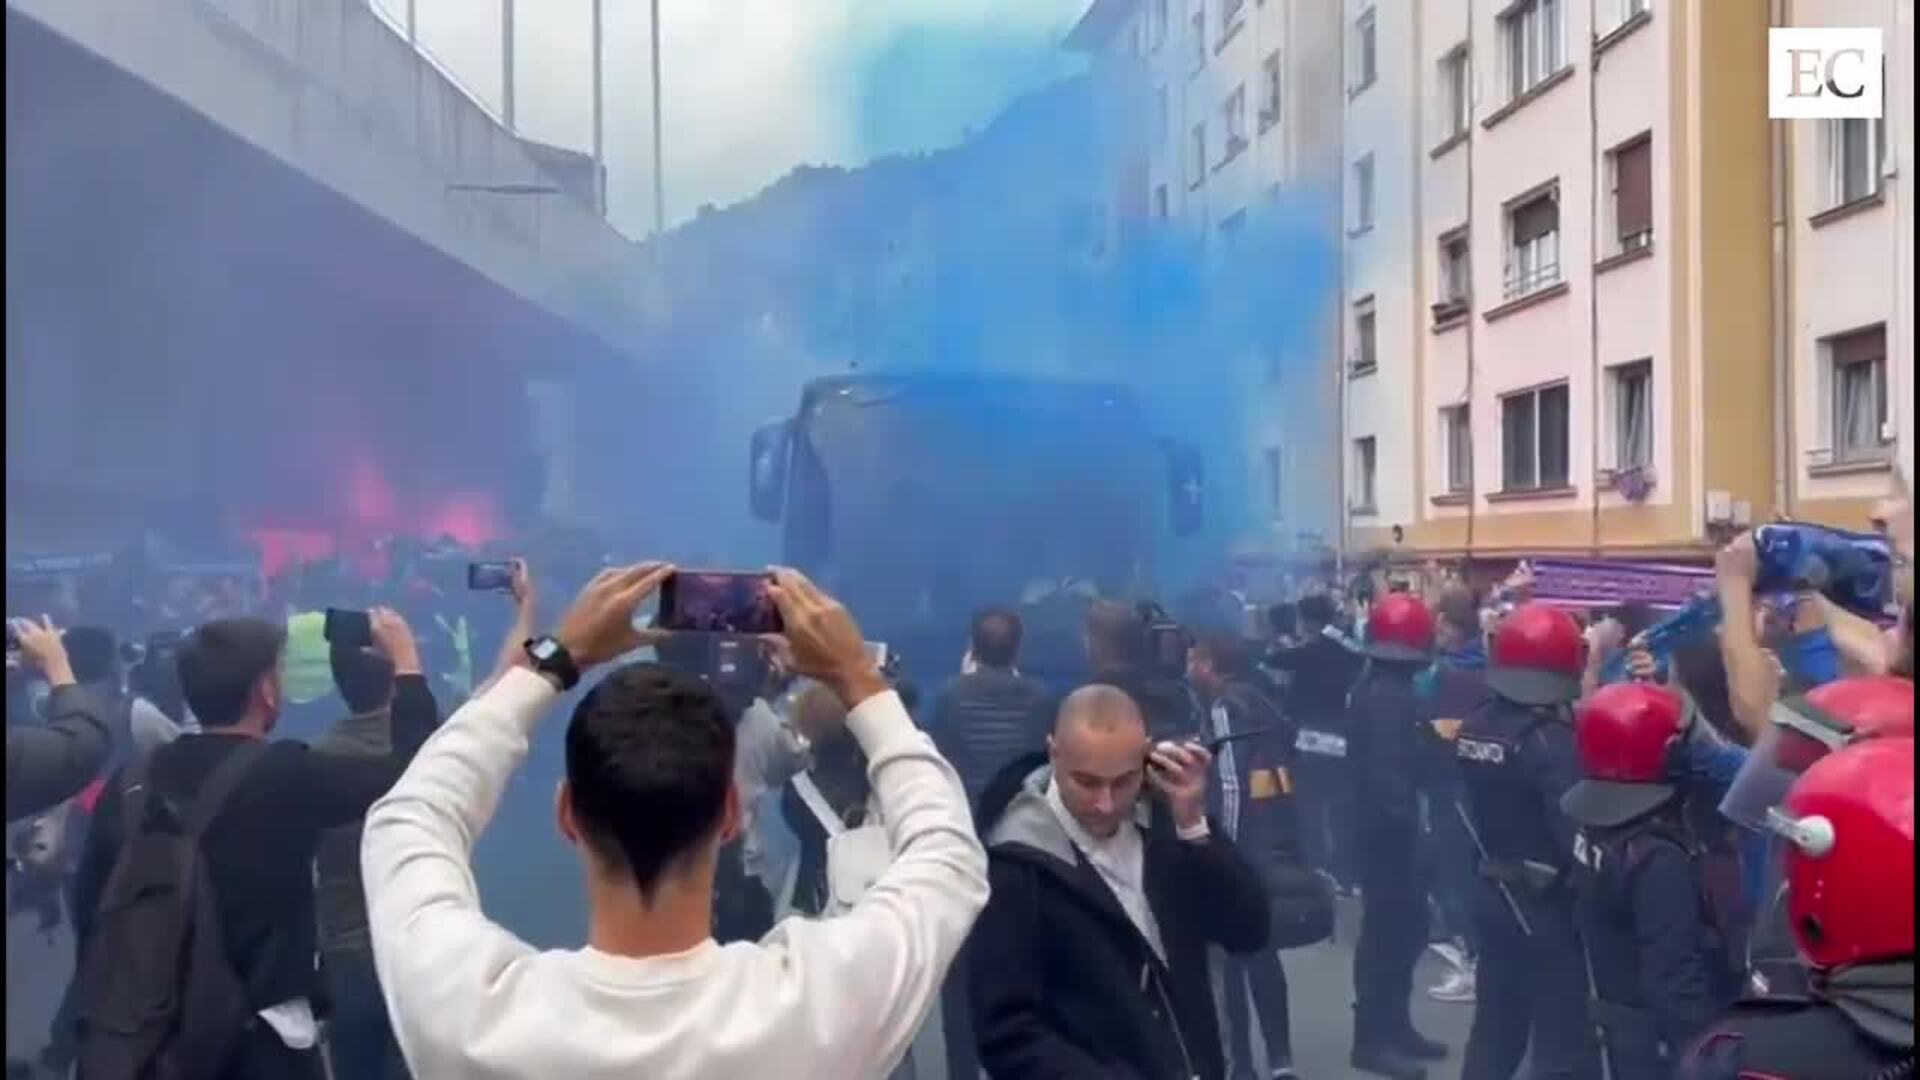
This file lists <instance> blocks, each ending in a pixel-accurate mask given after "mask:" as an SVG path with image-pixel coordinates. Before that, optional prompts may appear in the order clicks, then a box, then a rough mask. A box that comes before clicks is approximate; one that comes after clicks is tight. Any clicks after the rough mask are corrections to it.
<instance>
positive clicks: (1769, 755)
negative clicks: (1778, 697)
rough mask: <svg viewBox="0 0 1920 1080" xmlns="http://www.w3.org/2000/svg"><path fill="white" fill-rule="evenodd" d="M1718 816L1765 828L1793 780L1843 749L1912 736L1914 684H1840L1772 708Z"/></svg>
mask: <svg viewBox="0 0 1920 1080" xmlns="http://www.w3.org/2000/svg"><path fill="white" fill-rule="evenodd" d="M1770 717H1771V719H1772V721H1773V722H1772V723H1770V724H1768V725H1767V727H1766V729H1765V730H1764V731H1762V732H1761V733H1760V737H1759V738H1758V739H1757V740H1755V742H1754V745H1753V750H1752V752H1750V753H1749V754H1748V755H1747V763H1746V764H1745V765H1742V766H1741V767H1740V773H1739V775H1738V776H1735V777H1734V780H1733V784H1732V786H1731V787H1729V788H1728V789H1727V795H1726V798H1724V799H1722V800H1721V802H1720V812H1721V813H1722V814H1724V815H1726V816H1727V817H1728V818H1731V819H1732V820H1734V821H1736V822H1738V823H1739V824H1742V825H1745V826H1747V827H1748V828H1760V827H1761V826H1763V825H1764V824H1765V823H1766V814H1767V811H1768V810H1770V809H1772V808H1773V807H1776V806H1779V805H1780V801H1781V800H1782V799H1783V798H1785V797H1786V794H1787V788H1788V787H1789V786H1791V785H1792V784H1793V781H1794V778H1795V777H1797V776H1799V775H1800V774H1801V773H1804V772H1806V771H1807V769H1808V768H1809V767H1810V766H1812V764H1813V763H1814V762H1816V761H1819V760H1820V759H1821V758H1824V757H1826V756H1827V755H1828V754H1830V753H1832V752H1833V751H1835V750H1838V749H1840V748H1841V747H1845V746H1851V745H1853V744H1854V743H1857V742H1861V741H1864V740H1870V739H1877V738H1888V737H1892V738H1909V739H1910V738H1912V737H1913V684H1912V683H1910V682H1908V681H1906V680H1905V679H1896V678H1893V677H1892V676H1887V675H1874V676H1863V677H1860V678H1853V679H1837V680H1835V681H1833V682H1830V683H1825V684H1823V685H1821V686H1818V687H1816V688H1814V689H1813V690H1812V691H1810V692H1808V693H1807V695H1806V696H1805V697H1798V698H1787V699H1785V700H1783V701H1777V702H1775V703H1774V704H1773V708H1772V710H1771V712H1770Z"/></svg>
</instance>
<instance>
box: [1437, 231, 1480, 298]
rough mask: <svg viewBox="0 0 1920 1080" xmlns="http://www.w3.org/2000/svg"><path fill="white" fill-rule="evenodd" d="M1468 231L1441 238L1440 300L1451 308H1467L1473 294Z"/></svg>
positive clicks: (1452, 233)
mask: <svg viewBox="0 0 1920 1080" xmlns="http://www.w3.org/2000/svg"><path fill="white" fill-rule="evenodd" d="M1467 243H1468V234H1467V230H1466V229H1456V230H1454V231H1453V232H1450V233H1448V234H1447V235H1445V236H1443V237H1441V238H1440V300H1439V303H1441V304H1443V305H1446V306H1447V307H1450V308H1465V307H1466V306H1467V301H1468V298H1469V297H1470V296H1472V294H1473V285H1472V282H1473V276H1472V269H1473V264H1472V262H1471V260H1470V259H1469V257H1468V254H1469V249H1468V247H1467Z"/></svg>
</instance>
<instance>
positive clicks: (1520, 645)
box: [1487, 602, 1587, 705]
mask: <svg viewBox="0 0 1920 1080" xmlns="http://www.w3.org/2000/svg"><path fill="white" fill-rule="evenodd" d="M1585 646H1586V642H1585V641H1584V639H1582V638H1581V636H1580V627H1579V625H1578V624H1577V623H1575V622H1574V621H1573V616H1571V615H1569V614H1567V613H1566V612H1564V611H1561V610H1560V609H1559V608H1557V607H1553V606H1552V605H1549V604H1542V603H1538V602H1535V603H1530V604H1522V605H1520V606H1519V607H1517V608H1515V609H1514V611H1513V614H1511V615H1508V616H1507V617H1506V618H1504V619H1502V620H1500V627H1499V629H1497V630H1495V631H1494V632H1493V649H1492V653H1491V655H1490V656H1489V657H1488V661H1489V667H1488V669H1487V685H1488V686H1490V687H1492V688H1493V691H1494V693H1496V694H1499V695H1500V696H1501V697H1503V698H1506V699H1507V700H1509V701H1514V702H1518V703H1519V704H1521V705H1562V704H1565V703H1567V702H1569V701H1573V700H1574V699H1576V698H1578V697H1579V696H1580V673H1581V671H1582V670H1583V669H1584V668H1585V667H1586V659H1587V658H1586V651H1585Z"/></svg>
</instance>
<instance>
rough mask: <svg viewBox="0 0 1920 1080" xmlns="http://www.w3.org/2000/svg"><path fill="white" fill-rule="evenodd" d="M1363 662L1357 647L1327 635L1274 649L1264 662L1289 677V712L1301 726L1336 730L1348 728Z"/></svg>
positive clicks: (1330, 730)
mask: <svg viewBox="0 0 1920 1080" xmlns="http://www.w3.org/2000/svg"><path fill="white" fill-rule="evenodd" d="M1363 663H1364V661H1363V660H1362V659H1361V657H1360V656H1359V655H1358V654H1356V653H1355V652H1354V651H1353V650H1351V649H1349V648H1347V647H1346V646H1345V645H1342V644H1340V643H1339V642H1337V641H1335V640H1333V639H1332V638H1330V637H1327V636H1326V635H1324V634H1316V635H1314V636H1313V637H1312V638H1311V639H1309V640H1307V641H1306V642H1303V643H1302V644H1299V645H1294V646H1291V647H1289V648H1280V649H1274V650H1272V651H1270V652H1268V653H1267V656H1266V659H1265V660H1264V661H1262V664H1263V665H1264V666H1265V667H1267V668H1270V669H1272V670H1274V671H1277V672H1285V673H1286V674H1287V675H1288V676H1289V678H1288V682H1287V701H1286V706H1287V711H1288V712H1289V713H1292V714H1293V716H1294V717H1295V718H1296V719H1297V720H1298V721H1299V724H1300V726H1301V727H1303V728H1309V729H1312V730H1314V731H1327V732H1333V733H1339V732H1342V731H1345V730H1346V712H1347V693H1348V691H1350V690H1352V689H1353V684H1354V682H1355V681H1356V680H1357V679H1359V677H1360V667H1361V665H1362V664H1363Z"/></svg>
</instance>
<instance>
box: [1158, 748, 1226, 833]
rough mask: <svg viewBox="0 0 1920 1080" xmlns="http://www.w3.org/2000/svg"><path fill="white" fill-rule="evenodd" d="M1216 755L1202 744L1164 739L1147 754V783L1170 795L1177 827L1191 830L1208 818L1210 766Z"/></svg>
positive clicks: (1167, 796) (1163, 793)
mask: <svg viewBox="0 0 1920 1080" xmlns="http://www.w3.org/2000/svg"><path fill="white" fill-rule="evenodd" d="M1212 763H1213V755H1212V754H1210V753H1208V752H1207V748H1206V747H1204V746H1201V745H1200V744H1198V743H1177V742H1163V743H1160V744H1158V745H1156V746H1155V747H1154V748H1153V750H1152V752H1150V753H1149V754H1148V755H1147V765H1148V768H1147V782H1148V783H1150V784H1152V785H1153V787H1154V790H1156V791H1158V792H1160V794H1161V795H1163V796H1165V797H1166V800H1167V805H1168V806H1169V807H1171V808H1172V810H1173V824H1174V827H1175V828H1177V829H1181V830H1189V829H1193V828H1196V827H1198V826H1199V825H1200V824H1201V823H1202V822H1204V821H1206V819H1207V766H1208V765H1210V764H1212Z"/></svg>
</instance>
